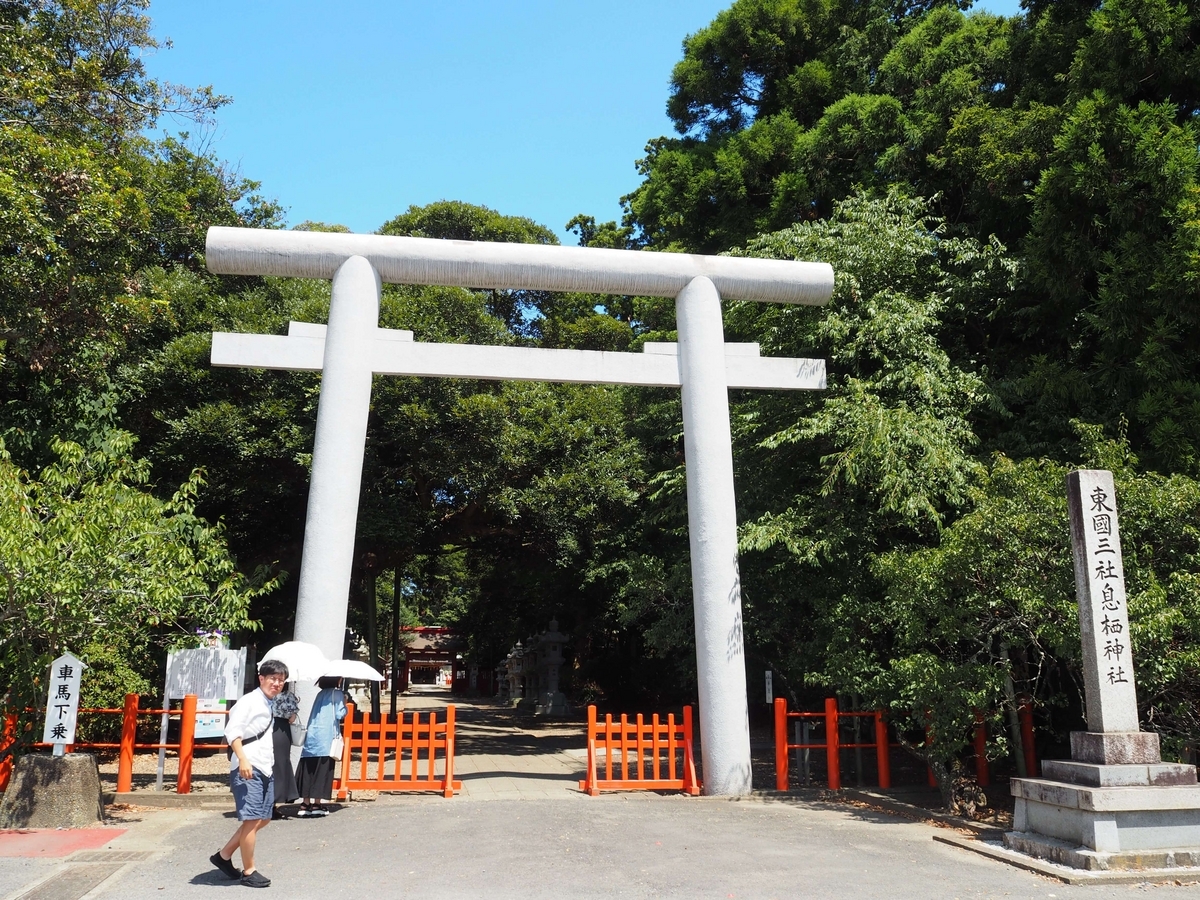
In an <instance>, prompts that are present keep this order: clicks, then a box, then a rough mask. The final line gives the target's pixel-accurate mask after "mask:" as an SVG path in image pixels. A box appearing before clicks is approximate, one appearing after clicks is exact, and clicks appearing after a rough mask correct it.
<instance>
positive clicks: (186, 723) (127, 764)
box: [0, 694, 224, 794]
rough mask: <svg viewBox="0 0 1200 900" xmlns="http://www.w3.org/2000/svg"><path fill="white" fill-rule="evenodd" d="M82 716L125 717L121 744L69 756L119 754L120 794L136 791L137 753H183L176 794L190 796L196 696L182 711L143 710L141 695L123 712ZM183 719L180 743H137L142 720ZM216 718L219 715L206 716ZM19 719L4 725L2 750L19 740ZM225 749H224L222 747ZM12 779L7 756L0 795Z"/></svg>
mask: <svg viewBox="0 0 1200 900" xmlns="http://www.w3.org/2000/svg"><path fill="white" fill-rule="evenodd" d="M79 713H80V714H81V715H82V714H85V713H86V714H99V715H119V716H121V741H120V743H116V744H114V743H111V742H109V743H105V742H102V741H78V742H76V743H74V744H69V745H67V748H66V749H67V752H73V751H75V750H81V749H82V750H118V751H119V759H118V762H117V792H118V793H125V792H127V791H131V790H133V755H134V752H135V751H137V750H176V751H178V752H179V774H178V776H177V777H176V780H175V793H177V794H190V793H191V792H192V756H193V752H194V748H195V741H196V695H195V694H188V695H187V696H186V697H184V698H183V705H182V706H181V707H180V708H179V709H139V708H138V695H137V694H126V695H125V706H124V708H122V709H97V708H91V707H88V708H81V709H80V710H79ZM164 713H165V714H166V715H169V716H180V717H181V721H180V725H179V741H178V743H173V744H139V743H136V741H137V720H138V716H161V715H163V714H164ZM205 714H206V715H216V714H219V713H205ZM16 727H17V717H16V715H14V714H11V713H10V714H9V715H8V717H7V719H6V720H5V724H4V737H3V739H0V750H4V749H7V748H8V747H9V746H11V745H12V743H13V742H14V740H15V739H16ZM33 746H34V747H40V748H46V747H51V746H53V745H52V744H44V743H41V742H38V743H35V744H34V745H33ZM222 746H224V745H223V744H222ZM11 776H12V757H11V756H6V757H5V758H4V761H3V762H0V791H4V790H7V789H8V781H9V778H10V777H11Z"/></svg>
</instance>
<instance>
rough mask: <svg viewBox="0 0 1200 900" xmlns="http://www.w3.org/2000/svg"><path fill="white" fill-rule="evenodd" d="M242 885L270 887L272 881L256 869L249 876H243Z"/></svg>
mask: <svg viewBox="0 0 1200 900" xmlns="http://www.w3.org/2000/svg"><path fill="white" fill-rule="evenodd" d="M242 884H244V885H245V886H246V887H270V886H271V879H270V878H268V877H267V876H266V875H264V874H263V873H262V872H260V871H258V869H255V870H254V871H253V872H251V873H250V874H249V875H243V876H242Z"/></svg>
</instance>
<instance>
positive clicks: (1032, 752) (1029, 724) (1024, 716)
mask: <svg viewBox="0 0 1200 900" xmlns="http://www.w3.org/2000/svg"><path fill="white" fill-rule="evenodd" d="M1017 716H1018V718H1019V719H1020V720H1021V744H1022V748H1023V749H1024V751H1025V771H1026V772H1028V773H1029V777H1030V778H1037V777H1038V761H1037V752H1036V749H1035V748H1034V746H1033V701H1032V700H1030V699H1029V697H1021V699H1020V701H1019V702H1018V703H1017Z"/></svg>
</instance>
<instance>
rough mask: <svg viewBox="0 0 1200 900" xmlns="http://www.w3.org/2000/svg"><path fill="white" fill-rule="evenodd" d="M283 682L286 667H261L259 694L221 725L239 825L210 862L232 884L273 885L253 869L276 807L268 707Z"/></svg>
mask: <svg viewBox="0 0 1200 900" xmlns="http://www.w3.org/2000/svg"><path fill="white" fill-rule="evenodd" d="M287 679H288V669H287V666H285V665H284V664H283V663H281V662H279V661H278V660H275V659H268V660H266V661H264V662H263V664H262V665H261V666H259V667H258V688H257V689H256V690H253V691H251V692H250V693H249V694H246V695H245V696H244V697H242V699H241V700H239V701H238V702H237V703H236V704H234V707H233V709H232V710H231V711H230V713H229V721H228V723H227V724H226V725H225V739H226V740H227V741H229V748H230V750H231V751H232V753H231V755H230V757H229V763H230V770H229V787H230V789H231V790H232V791H233V801H234V804H235V805H236V806H237V814H238V820H239V821H240V823H241V824H240V825H238V830H237V831H235V832H234V833H233V837H231V838H230V839H229V840H228V842H226V844H225V846H224V847H222V848H221V849H220V850H218V851H217V852H216V853H214V854H213V855H212V856H210V857H209V861H210V862H212V864H213V865H214V866H216V867H217V868H218V869H220V870H221V871H222V872H224V873H225V874H226V875H228V876H229V877H230V878H240V879H241V881H242V884H244V885H246V886H247V887H269V886H270V884H271V879H270V878H267V876H265V875H263V873H262V872H259V871H258V870H257V869H256V868H255V867H254V844H255V842H256V841H257V840H258V832H260V831H261V830H262V829H264V828H266V827H267V825H268V824H269V823H270V821H271V807H272V806H274V804H275V784H274V779H273V777H272V774H271V773H272V771H273V770H274V768H275V745H274V741H272V740H271V728H272V726H273V725H274V717H273V715H272V713H271V701H272V700H273V699H274V698H275V697H276V696H277V695H278V694H279V692H280V691H282V690H283V686H284V684H286V683H287ZM238 849H240V850H241V853H242V870H241V871H240V872H239V871H238V869H237V867H236V866H235V865H234V864H233V851H235V850H238Z"/></svg>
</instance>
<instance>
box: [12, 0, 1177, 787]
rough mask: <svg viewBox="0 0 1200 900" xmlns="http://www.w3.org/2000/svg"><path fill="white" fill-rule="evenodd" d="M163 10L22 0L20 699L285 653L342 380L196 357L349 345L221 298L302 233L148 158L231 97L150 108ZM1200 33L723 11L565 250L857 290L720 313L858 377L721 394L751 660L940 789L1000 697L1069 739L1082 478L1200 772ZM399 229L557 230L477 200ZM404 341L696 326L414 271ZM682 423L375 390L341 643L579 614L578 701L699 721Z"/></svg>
mask: <svg viewBox="0 0 1200 900" xmlns="http://www.w3.org/2000/svg"><path fill="white" fill-rule="evenodd" d="M147 8H148V5H147V0H70V2H53V3H50V2H40V0H38V2H35V0H11V2H6V3H2V4H0V163H2V164H0V439H2V440H3V442H4V443H3V446H4V447H5V453H6V454H7V455H6V456H4V458H3V459H2V460H0V490H2V491H3V492H4V493H5V496H6V497H7V498H8V499H7V501H6V502H5V503H4V504H2V505H0V571H2V572H3V573H4V576H5V579H6V584H7V586H8V591H9V594H8V601H7V606H6V608H5V615H4V618H3V619H0V672H2V673H3V674H4V676H5V677H6V678H7V679H8V683H9V684H10V685H12V686H13V689H14V692H13V693H11V694H10V696H9V699H8V702H9V704H10V706H11V705H13V704H16V705H17V706H19V707H20V708H24V705H25V704H35V703H36V702H38V701H37V699H36V697H35V693H36V684H37V682H36V679H37V678H38V677H39V676H38V672H39V671H40V670H41V668H43V667H44V664H45V662H46V661H47V660H48V659H49V658H51V656H53V655H55V654H57V653H58V652H61V651H62V650H63V649H71V650H72V651H74V652H76V653H79V654H80V655H81V656H83V658H84V659H85V661H87V662H89V665H92V666H94V668H93V669H91V670H90V671H92V672H93V673H94V674H96V675H97V677H98V680H97V681H96V685H97V688H96V689H97V690H101V691H103V692H107V693H106V694H105V696H106V697H108V698H111V697H112V696H113V695H116V694H119V693H120V692H122V691H124V690H127V689H133V690H144V689H145V688H146V687H147V686H148V685H149V684H150V683H151V680H152V679H153V680H156V673H157V672H158V671H159V669H160V667H161V663H162V656H163V653H164V651H165V648H166V647H167V646H168V645H170V644H171V643H173V642H176V641H179V640H185V639H187V636H188V635H189V634H192V633H194V631H195V630H196V629H198V628H199V629H210V628H222V629H234V630H236V631H237V632H238V634H237V636H236V639H237V640H238V641H239V642H242V641H254V640H266V641H268V642H270V643H274V642H275V641H276V640H280V639H287V638H290V637H291V616H292V613H293V610H294V606H295V586H296V581H297V579H296V578H295V577H292V576H294V574H295V573H296V572H298V569H299V563H300V549H301V546H302V540H303V527H304V517H305V507H306V501H307V482H308V472H309V468H310V464H311V457H310V454H311V450H312V435H313V428H314V424H315V416H316V404H317V397H318V394H319V385H320V377H319V375H317V374H314V373H297V372H261V371H250V370H238V369H220V368H212V367H211V366H210V365H209V347H210V337H209V335H210V334H211V332H212V331H214V330H220V331H235V332H236V331H245V332H255V333H283V332H285V331H286V329H287V327H288V322H289V321H291V320H297V321H305V322H316V323H320V322H324V321H326V318H327V316H328V306H329V285H328V284H326V283H321V282H312V281H306V280H289V279H275V278H248V277H222V276H215V275H212V274H211V273H209V272H207V271H206V270H205V268H204V266H203V264H202V262H203V260H202V253H203V240H204V233H205V230H206V229H207V228H208V227H209V226H211V225H247V226H253V227H265V228H281V227H284V215H283V208H282V207H281V206H280V205H279V204H278V203H276V202H274V201H272V200H268V199H265V198H264V197H262V196H261V195H260V194H259V186H258V185H257V184H256V183H255V182H253V181H249V180H246V179H244V178H242V177H240V176H238V175H236V174H234V172H233V171H232V170H231V169H230V168H229V167H228V166H226V165H225V164H224V163H223V162H222V161H221V160H220V159H218V158H217V157H216V156H214V155H213V154H211V153H210V152H208V151H206V150H204V149H202V147H201V146H200V144H199V142H197V141H195V140H193V139H192V138H191V137H190V136H189V135H188V134H187V133H180V134H178V135H176V136H174V137H170V138H166V139H163V140H158V141H152V140H150V139H149V138H147V137H146V135H147V134H148V133H149V130H150V128H151V126H153V124H154V123H155V122H156V121H157V120H158V118H159V117H160V116H162V115H163V114H165V113H172V114H174V115H178V116H184V117H191V118H192V119H194V120H196V122H197V125H198V126H199V127H201V128H203V127H205V126H206V124H207V123H209V122H211V119H212V117H213V116H215V115H216V114H217V113H218V112H219V110H220V108H221V106H222V105H223V104H224V103H226V102H227V99H228V98H225V97H222V96H220V95H219V94H217V93H215V92H214V91H213V90H212V89H211V88H206V87H202V88H185V87H179V86H174V85H168V84H164V83H161V82H159V81H157V80H155V79H153V78H152V77H150V75H149V74H148V73H147V71H146V70H145V68H144V65H143V63H142V61H141V60H142V55H141V54H142V51H145V50H148V49H151V48H153V47H154V46H155V43H154V40H153V38H152V36H151V30H150V27H149V20H148V18H147V14H146V10H147ZM1198 16H1200V9H1198V8H1197V5H1196V4H1195V3H1192V2H1182V0H1180V2H1169V0H1164V2H1156V3H1150V2H1142V0H1105V2H1091V0H1070V2H1054V3H1052V2H1044V0H1027V2H1026V3H1025V5H1024V7H1023V11H1022V12H1021V13H1020V14H1019V15H1016V16H1012V17H999V16H995V15H990V14H987V13H983V12H976V11H972V10H971V9H970V8H969V4H968V3H966V2H955V0H924V2H918V0H821V2H816V0H735V2H733V3H732V4H731V5H730V6H729V8H728V9H726V10H724V11H723V12H721V13H720V14H718V15H717V16H716V18H715V19H714V20H713V21H712V22H711V23H710V24H709V25H708V26H706V27H705V28H702V29H700V30H699V31H698V32H696V33H695V34H693V35H690V36H688V37H686V39H685V40H684V41H683V45H682V57H681V59H680V61H679V63H678V64H677V66H676V67H675V70H674V73H673V76H672V81H671V87H670V92H669V96H668V97H667V98H666V102H667V112H668V114H669V116H670V117H671V120H672V122H673V123H674V125H675V127H676V134H675V135H673V136H663V137H654V138H652V139H651V140H650V141H649V142H648V144H647V146H646V151H645V155H644V157H643V158H642V159H641V160H639V161H638V162H637V163H636V171H637V173H638V176H639V178H640V182H639V183H638V184H637V185H636V186H635V187H634V189H633V190H632V191H631V192H630V193H629V194H628V195H626V197H625V198H623V203H624V208H625V214H624V217H623V220H622V221H621V222H620V223H618V222H615V221H610V222H597V221H596V219H595V218H594V217H592V216H589V215H586V214H581V215H579V216H576V217H574V218H573V219H572V220H571V221H570V222H568V223H566V225H565V227H566V229H567V230H568V231H572V232H574V233H575V235H576V236H577V238H578V240H579V243H580V244H581V245H583V246H591V247H608V248H628V249H637V250H640V251H641V252H676V251H686V252H698V253H732V254H738V255H748V256H757V257H764V258H774V259H811V260H821V261H826V262H829V263H831V264H832V265H833V267H834V269H835V272H836V275H837V279H836V285H835V290H834V296H833V299H832V300H831V302H830V303H829V304H828V306H826V307H824V308H821V309H814V308H810V307H788V306H772V305H759V304H747V303H731V304H727V305H726V309H725V326H726V335H727V339H729V340H739V341H756V342H759V343H760V344H761V345H762V348H763V352H764V353H765V354H767V355H776V356H783V355H786V356H801V357H804V356H819V357H822V358H825V359H827V360H828V366H829V387H828V389H827V390H825V391H823V392H812V393H806V394H800V393H793V392H781V393H778V394H776V393H770V392H765V393H759V392H750V391H736V392H734V393H733V394H732V395H731V414H732V416H733V420H732V424H733V435H734V451H735V466H736V473H735V474H736V482H737V490H738V504H739V521H740V523H741V530H740V543H741V554H742V558H741V575H742V585H743V591H744V598H743V602H744V608H745V639H746V650H747V659H748V665H751V666H753V667H756V668H757V667H765V668H770V669H771V670H773V671H774V672H775V673H776V678H777V679H778V681H777V683H779V684H781V685H782V686H783V688H784V690H785V691H787V692H789V694H790V695H791V696H792V697H793V698H794V699H795V700H796V701H797V702H809V701H812V700H814V699H816V698H818V697H819V696H820V695H822V694H825V693H829V692H836V693H841V694H844V695H851V696H853V697H856V698H858V700H859V701H860V702H862V703H878V704H881V705H884V706H886V707H887V708H888V709H889V711H890V715H891V717H892V719H893V721H894V722H895V723H896V725H897V726H898V728H899V729H900V732H901V734H902V736H903V737H905V739H906V740H908V739H909V738H910V737H911V736H912V735H914V734H918V735H919V734H920V733H921V732H922V731H923V730H924V727H925V726H926V725H930V726H931V732H930V733H931V734H932V735H933V738H932V740H930V741H929V742H928V743H926V744H923V745H918V743H917V742H914V741H909V743H910V746H911V747H912V749H913V750H914V752H917V753H920V754H923V755H924V757H925V758H926V759H927V761H928V762H929V763H930V764H931V765H933V766H934V768H935V770H936V771H937V772H938V773H939V775H940V776H941V781H942V783H943V785H946V784H948V783H949V782H950V778H949V774H948V773H949V771H950V769H951V767H952V765H953V763H954V761H955V759H956V758H957V756H958V755H959V753H960V751H961V749H962V747H963V745H964V742H965V739H966V733H967V728H968V727H969V726H970V725H971V723H972V722H973V721H974V714H975V710H976V709H979V710H984V711H986V714H987V715H988V716H990V717H991V718H992V720H993V722H994V724H995V725H996V726H997V727H995V728H993V730H992V735H993V742H992V751H991V752H992V753H993V754H994V755H997V756H1003V755H1005V754H1007V753H1009V752H1010V751H1011V749H1012V747H1011V742H1010V739H1009V737H1008V736H1007V733H1006V732H1005V730H1004V728H1003V727H1000V726H1001V725H1002V724H1003V722H1004V721H1005V720H1006V718H1007V714H1009V713H1013V712H1014V710H1015V704H1016V702H1017V698H1018V697H1019V696H1020V695H1028V696H1030V697H1032V698H1033V699H1034V701H1035V703H1036V705H1037V708H1038V711H1039V712H1038V716H1039V738H1038V739H1039V741H1040V742H1041V744H1042V745H1043V747H1045V746H1046V745H1053V744H1054V743H1055V742H1056V741H1061V740H1062V738H1063V736H1064V735H1065V734H1066V732H1067V731H1069V730H1070V729H1071V728H1076V727H1078V726H1079V725H1080V724H1081V723H1080V717H1081V715H1082V697H1081V688H1080V679H1079V665H1080V661H1079V642H1078V633H1077V629H1076V626H1075V623H1074V619H1073V604H1074V600H1073V591H1072V589H1071V572H1070V564H1069V554H1068V550H1067V548H1068V546H1069V543H1068V536H1067V531H1066V523H1065V512H1064V508H1065V500H1064V491H1063V486H1062V478H1063V476H1064V474H1065V473H1066V472H1067V471H1068V470H1069V469H1070V468H1071V467H1078V466H1101V467H1105V468H1111V469H1112V470H1113V471H1114V473H1115V474H1116V484H1117V491H1118V502H1119V503H1120V504H1121V507H1120V508H1121V509H1122V510H1123V511H1124V514H1125V519H1124V520H1123V523H1124V524H1123V528H1122V533H1123V534H1124V535H1125V541H1126V547H1125V550H1126V564H1127V568H1128V581H1129V590H1130V593H1129V597H1130V601H1129V605H1130V614H1131V622H1132V628H1133V635H1132V638H1133V642H1134V659H1135V663H1136V665H1137V675H1138V679H1139V684H1140V686H1141V690H1140V692H1139V701H1140V708H1141V709H1140V711H1141V715H1142V719H1143V723H1144V724H1145V725H1146V727H1150V728H1154V729H1155V730H1159V731H1160V732H1161V733H1162V734H1163V735H1164V746H1166V747H1167V748H1168V749H1169V751H1170V752H1174V753H1182V752H1183V748H1184V747H1194V746H1195V745H1196V737H1197V728H1198V723H1197V722H1196V721H1195V712H1194V710H1195V709H1196V707H1197V703H1198V702H1200V680H1198V679H1197V675H1196V672H1197V665H1198V664H1200V660H1197V659H1196V656H1195V650H1194V647H1195V644H1196V635H1195V634H1194V630H1195V626H1194V624H1193V623H1194V622H1195V621H1196V619H1197V615H1196V614H1197V612H1198V610H1197V608H1196V607H1197V603H1198V602H1200V599H1198V594H1197V584H1198V582H1197V579H1198V578H1200V555H1198V554H1200V544H1198V536H1197V533H1196V527H1195V522H1196V514H1197V504H1198V503H1200V500H1198V499H1197V498H1198V497H1200V493H1198V488H1197V484H1198V482H1197V480H1196V479H1197V478H1200V457H1198V455H1197V453H1198V450H1197V448H1198V447H1200V355H1198V354H1200V344H1198V343H1197V341H1196V338H1195V335H1196V333H1197V325H1198V322H1197V317H1198V315H1200V312H1198V310H1200V294H1198V290H1200V278H1198V277H1197V276H1198V273H1200V212H1198V209H1200V182H1198V172H1200V153H1198V150H1197V147H1198V144H1200V141H1198V137H1200V135H1198V133H1197V125H1196V116H1197V112H1198V110H1200V85H1198V84H1197V79H1198V78H1200V75H1198V74H1197V73H1200V57H1198V56H1197V54H1198V53H1200V51H1198V49H1197V39H1196V35H1197V34H1198V33H1200V32H1198V29H1197V17H1198ZM296 227H297V228H301V229H311V230H333V231H345V230H347V229H346V228H345V227H344V226H341V225H338V224H336V223H321V222H305V223H302V224H301V225H298V226H296ZM379 232H380V233H382V234H393V235H416V236H422V237H430V238H448V239H456V240H482V241H511V242H526V243H539V244H553V243H556V237H555V234H554V232H553V231H551V230H550V229H548V228H547V227H545V225H544V224H542V223H538V222H534V221H531V220H529V219H527V218H523V217H517V216H509V215H506V214H505V213H503V212H502V211H498V210H492V209H488V208H486V207H483V206H479V205H473V204H471V203H468V202H463V201H460V200H443V201H439V202H437V203H432V204H429V205H426V206H412V207H409V208H408V209H407V210H405V211H403V212H400V213H399V214H398V215H396V216H395V217H394V218H392V219H390V220H388V221H387V222H385V223H383V225H382V226H381V227H380V229H379ZM380 324H381V325H382V326H383V327H389V328H407V329H411V330H412V331H413V332H414V334H415V337H416V339H417V340H426V341H449V342H470V343H479V344H504V345H519V346H531V347H573V348H586V349H600V350H634V351H636V350H637V349H638V348H639V347H640V345H641V344H642V343H644V342H645V341H648V340H674V339H675V337H676V335H675V322H674V309H673V305H672V304H671V303H670V302H669V301H665V300H661V299H655V298H645V297H627V296H595V295H590V294H569V293H562V294H555V293H548V292H539V291H500V290H496V291H484V290H465V289H459V288H431V287H413V286H398V285H388V286H385V288H384V293H383V298H382V306H381V315H380ZM681 422H682V416H681V412H680V405H679V398H678V394H677V392H675V391H668V390H662V389H649V388H628V389H621V388H612V387H598V386H597V387H586V386H571V385H544V384H516V383H495V382H477V381H470V380H461V379H459V380H450V379H441V380H433V379H428V380H427V379H415V378H390V377H388V378H384V377H381V378H377V379H376V381H375V384H374V386H373V394H372V408H371V414H370V420H369V424H368V444H367V458H366V461H365V467H364V482H363V495H362V503H361V508H360V519H359V531H358V544H357V547H356V553H355V560H356V561H355V571H354V584H353V587H352V595H351V601H352V610H351V624H352V626H353V628H354V629H355V630H356V631H358V632H360V633H363V634H366V633H368V632H370V631H371V630H372V629H373V628H376V626H377V622H376V620H377V618H378V616H379V615H383V614H387V613H388V612H391V611H393V610H394V611H395V612H397V613H399V614H400V615H401V617H402V619H403V621H405V622H407V623H414V624H416V623H421V624H434V623H439V624H453V625H454V626H456V627H457V628H458V629H459V630H461V631H462V632H463V633H464V634H465V635H466V637H467V641H468V652H469V654H470V655H471V659H472V661H473V662H475V663H476V664H478V665H480V666H483V667H490V666H492V665H494V664H495V663H497V662H498V661H499V660H500V659H501V658H502V657H503V656H504V654H505V652H506V651H507V650H508V649H509V647H510V646H511V645H512V643H513V642H515V641H516V640H517V639H519V638H522V637H524V636H526V635H528V634H529V633H530V632H531V631H533V630H540V629H541V628H542V627H544V625H545V623H546V622H547V621H548V620H549V619H550V618H551V617H552V616H557V617H558V619H559V621H560V623H561V625H562V628H563V630H564V631H566V632H568V633H570V635H571V637H572V641H571V648H572V653H573V656H574V658H573V661H572V664H571V666H570V667H569V671H568V672H567V673H566V676H567V681H568V682H569V685H568V686H569V687H571V688H572V689H573V690H574V691H575V692H576V693H577V695H578V696H581V697H587V698H596V699H600V700H601V701H604V702H609V703H613V704H618V703H619V704H622V705H624V706H625V707H630V706H632V705H639V704H655V705H656V706H657V705H661V704H663V703H668V702H670V703H675V702H677V701H679V700H685V699H691V697H692V696H693V694H694V691H695V683H694V679H695V673H694V664H693V658H694V657H693V655H692V651H693V636H692V610H691V584H690V569H689V560H688V541H687V531H686V528H687V522H686V505H685V504H686V496H685V491H684V485H685V476H686V460H685V459H684V457H683V446H682V440H681V434H682V424H681ZM181 485H182V487H181ZM214 523H216V524H214ZM392 604H395V607H393V606H392ZM401 606H402V607H403V608H402V609H401V608H399V607H401ZM257 626H261V628H260V630H258V631H255V630H254V629H255V628H256V627H257ZM3 629H7V631H4V630H3ZM377 630H379V631H380V632H381V633H386V629H377ZM89 633H91V634H92V636H91V637H89ZM26 634H28V635H30V637H29V639H28V640H21V639H19V636H23V635H26ZM98 635H103V640H100V639H99V638H98V637H97V636H98ZM67 645H70V646H69V647H68V646H67ZM385 649H386V648H385ZM48 654H49V655H48ZM752 683H756V680H754V681H752ZM85 684H86V682H85ZM18 695H19V696H18Z"/></svg>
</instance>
